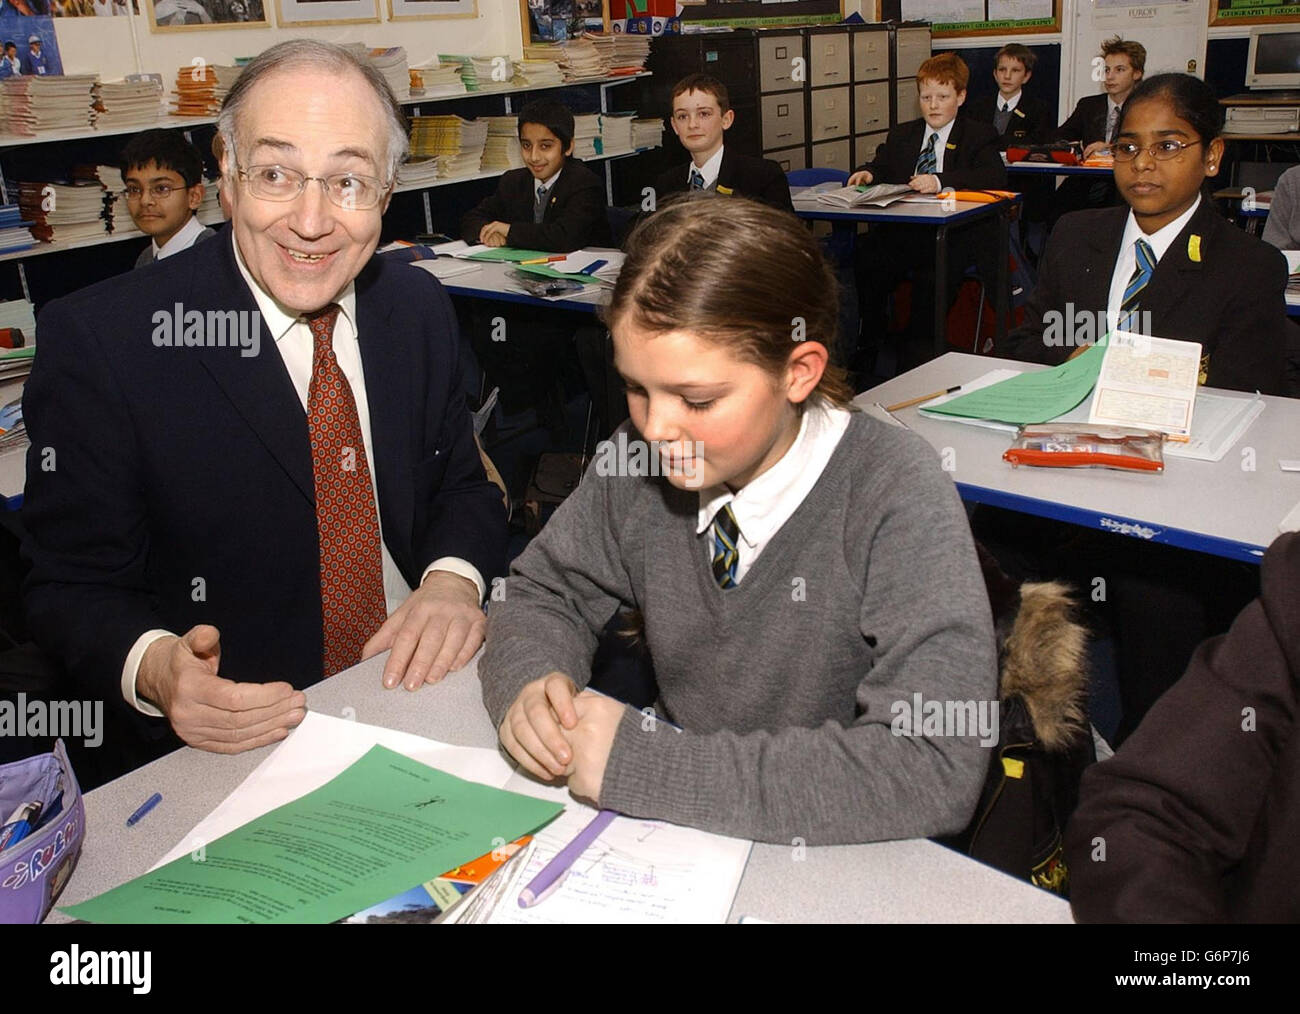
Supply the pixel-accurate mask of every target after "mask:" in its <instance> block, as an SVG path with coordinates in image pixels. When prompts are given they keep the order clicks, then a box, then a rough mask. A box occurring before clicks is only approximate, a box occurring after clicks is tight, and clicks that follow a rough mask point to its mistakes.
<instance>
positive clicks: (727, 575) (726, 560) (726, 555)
mask: <svg viewBox="0 0 1300 1014" xmlns="http://www.w3.org/2000/svg"><path fill="white" fill-rule="evenodd" d="M739 541H740V525H738V524H736V515H735V514H733V513H732V511H731V504H727V505H726V506H725V507H723V508H722V510H720V511H718V513H717V514H715V515H713V577H714V579H715V580H717V582H718V584H719V586H721V587H723V588H734V587H735V586H736V561H737V560H738V559H739V553H737V551H736V544H737V543H738V542H739Z"/></svg>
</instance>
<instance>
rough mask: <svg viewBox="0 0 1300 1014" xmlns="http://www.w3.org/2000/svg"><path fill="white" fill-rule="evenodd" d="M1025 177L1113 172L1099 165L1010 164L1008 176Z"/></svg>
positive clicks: (1106, 173) (1106, 174) (1094, 174)
mask: <svg viewBox="0 0 1300 1014" xmlns="http://www.w3.org/2000/svg"><path fill="white" fill-rule="evenodd" d="M1016 173H1019V174H1020V175H1023V176H1052V177H1056V176H1110V175H1111V173H1112V170H1111V169H1110V168H1109V167H1107V166H1099V165H1057V164H1056V163H1054V162H1008V163H1007V175H1008V176H1010V175H1012V174H1016Z"/></svg>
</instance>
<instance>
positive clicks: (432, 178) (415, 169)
mask: <svg viewBox="0 0 1300 1014" xmlns="http://www.w3.org/2000/svg"><path fill="white" fill-rule="evenodd" d="M437 179H438V160H437V159H436V158H433V157H432V156H429V157H425V158H411V159H407V160H406V161H405V162H403V163H402V164H401V165H399V166H398V167H397V185H398V186H399V187H411V188H414V187H427V186H429V185H430V184H431V183H435V182H437Z"/></svg>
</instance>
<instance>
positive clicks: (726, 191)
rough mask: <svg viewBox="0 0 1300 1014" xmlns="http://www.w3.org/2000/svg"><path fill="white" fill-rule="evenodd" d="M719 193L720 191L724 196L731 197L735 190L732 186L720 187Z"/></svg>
mask: <svg viewBox="0 0 1300 1014" xmlns="http://www.w3.org/2000/svg"><path fill="white" fill-rule="evenodd" d="M718 193H720V194H721V195H722V196H723V197H730V196H731V195H732V194H734V193H735V191H734V190H732V189H731V187H718Z"/></svg>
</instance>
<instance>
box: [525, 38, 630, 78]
mask: <svg viewBox="0 0 1300 1014" xmlns="http://www.w3.org/2000/svg"><path fill="white" fill-rule="evenodd" d="M524 59H525V60H554V61H555V62H556V63H558V64H559V65H560V70H562V71H563V72H564V80H565V81H584V80H588V79H590V78H600V77H606V76H608V74H609V64H608V63H606V62H605V61H604V60H603V59H601V54H600V51H599V50H597V49H596V46H595V44H594V43H592V41H591V40H590V39H586V38H578V39H570V40H568V41H567V42H539V43H530V44H529V45H527V46H525V47H524Z"/></svg>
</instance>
